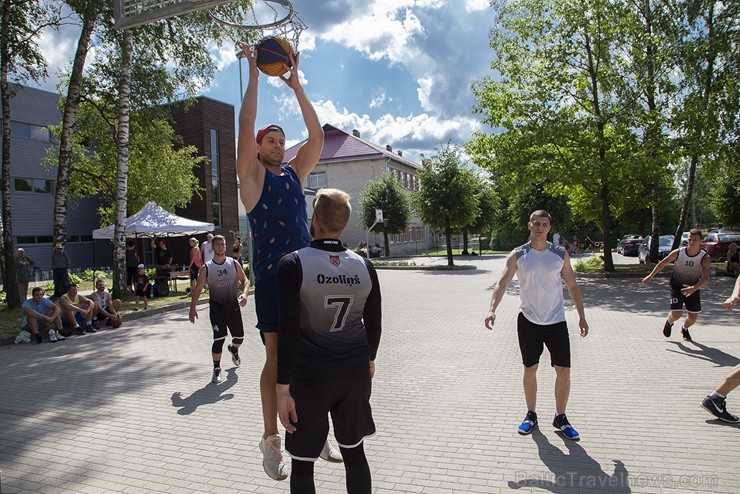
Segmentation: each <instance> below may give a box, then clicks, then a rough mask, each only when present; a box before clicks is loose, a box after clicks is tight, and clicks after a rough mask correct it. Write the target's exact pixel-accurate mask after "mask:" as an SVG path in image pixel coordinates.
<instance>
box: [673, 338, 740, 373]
mask: <svg viewBox="0 0 740 494" xmlns="http://www.w3.org/2000/svg"><path fill="white" fill-rule="evenodd" d="M668 343H673V344H674V345H676V346H677V347H678V350H672V349H670V348H668V349H666V351H668V352H672V353H678V354H682V355H686V356H687V357H693V358H697V359H699V360H704V361H706V362H711V363H713V364H715V365H716V366H717V367H735V366H736V365H738V364H740V358H737V357H735V356H734V355H730V354H729V353H726V352H723V351H722V350H719V349H717V348H713V347H710V346H707V345H704V344H702V343H699V342H697V341H691V342H683V341H669V342H668ZM689 345H691V346H694V347H697V348H690V346H689Z"/></svg>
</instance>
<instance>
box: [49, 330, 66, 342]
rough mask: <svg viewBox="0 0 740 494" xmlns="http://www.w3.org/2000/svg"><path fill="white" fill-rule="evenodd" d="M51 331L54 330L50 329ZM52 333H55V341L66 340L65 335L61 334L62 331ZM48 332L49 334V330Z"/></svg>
mask: <svg viewBox="0 0 740 494" xmlns="http://www.w3.org/2000/svg"><path fill="white" fill-rule="evenodd" d="M52 331H54V330H53V329H52ZM54 333H55V334H56V337H57V341H62V340H66V339H67V338H66V337H65V336H64V335H63V334H62V332H61V331H54ZM49 334H51V331H49Z"/></svg>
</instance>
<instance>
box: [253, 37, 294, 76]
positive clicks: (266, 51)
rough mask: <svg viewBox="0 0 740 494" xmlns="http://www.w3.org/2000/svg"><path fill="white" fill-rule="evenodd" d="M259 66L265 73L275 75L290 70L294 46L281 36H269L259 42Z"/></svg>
mask: <svg viewBox="0 0 740 494" xmlns="http://www.w3.org/2000/svg"><path fill="white" fill-rule="evenodd" d="M256 50H257V67H258V68H259V69H260V70H261V71H262V72H263V73H265V74H267V75H269V76H273V77H277V76H281V75H283V74H285V73H286V72H288V69H287V68H286V66H287V67H292V66H293V62H292V61H291V58H290V57H291V55H292V54H293V47H292V46H290V42H289V41H288V40H287V39H285V38H281V37H280V36H268V37H266V38H263V39H262V40H261V41H260V42H259V43H257V48H256Z"/></svg>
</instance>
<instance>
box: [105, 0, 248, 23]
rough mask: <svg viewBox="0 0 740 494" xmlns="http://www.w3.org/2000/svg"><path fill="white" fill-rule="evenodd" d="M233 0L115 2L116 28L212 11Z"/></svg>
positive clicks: (135, 0) (131, 0) (117, 0)
mask: <svg viewBox="0 0 740 494" xmlns="http://www.w3.org/2000/svg"><path fill="white" fill-rule="evenodd" d="M232 1H233V0H113V2H114V15H115V20H116V28H118V29H129V28H132V27H135V26H139V25H141V24H147V23H149V22H154V21H158V20H160V19H165V18H167V17H174V16H177V15H181V14H186V13H188V12H193V11H196V10H204V9H210V8H213V7H217V6H219V5H223V4H225V3H230V2H232Z"/></svg>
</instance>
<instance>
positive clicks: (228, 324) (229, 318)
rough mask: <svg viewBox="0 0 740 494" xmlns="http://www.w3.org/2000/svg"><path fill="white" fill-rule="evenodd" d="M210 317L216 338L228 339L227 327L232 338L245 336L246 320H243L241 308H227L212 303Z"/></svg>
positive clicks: (214, 337)
mask: <svg viewBox="0 0 740 494" xmlns="http://www.w3.org/2000/svg"><path fill="white" fill-rule="evenodd" d="M210 319H211V328H213V339H214V340H224V339H226V335H227V328H228V331H230V332H231V338H232V339H243V338H244V322H243V321H242V312H241V309H237V310H235V311H233V310H227V309H226V308H225V307H222V306H220V305H214V304H213V303H211V310H210Z"/></svg>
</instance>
